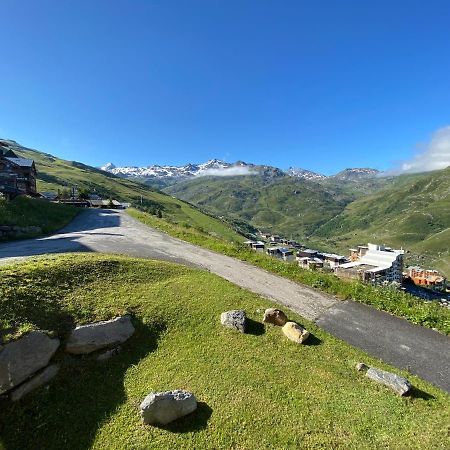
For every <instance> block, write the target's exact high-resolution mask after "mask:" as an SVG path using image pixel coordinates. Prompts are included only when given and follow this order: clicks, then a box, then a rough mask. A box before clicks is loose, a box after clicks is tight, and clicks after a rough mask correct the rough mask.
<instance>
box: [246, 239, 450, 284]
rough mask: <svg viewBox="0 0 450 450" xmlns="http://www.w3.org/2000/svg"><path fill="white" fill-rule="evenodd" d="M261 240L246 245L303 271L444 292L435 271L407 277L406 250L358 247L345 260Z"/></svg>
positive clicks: (284, 241)
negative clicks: (406, 281) (409, 284)
mask: <svg viewBox="0 0 450 450" xmlns="http://www.w3.org/2000/svg"><path fill="white" fill-rule="evenodd" d="M260 238H261V240H258V241H256V240H255V241H253V240H249V241H247V242H245V245H247V246H248V247H249V248H251V249H253V250H254V251H257V252H261V253H263V252H265V253H267V254H268V255H269V256H272V257H275V258H279V259H282V260H284V261H290V262H294V261H296V262H297V264H298V265H299V267H301V268H303V269H308V270H318V269H319V270H320V269H327V270H328V271H333V272H334V273H335V274H336V275H337V276H338V277H340V278H343V279H348V280H358V281H362V282H364V283H374V284H381V283H393V282H395V283H398V284H400V285H401V284H402V282H403V280H404V279H405V278H410V279H411V281H412V282H413V283H414V284H416V285H418V286H423V287H429V288H432V289H435V290H445V286H446V279H445V278H444V277H443V276H442V275H440V274H439V273H438V272H437V271H435V270H424V269H420V268H418V267H411V268H408V271H407V272H406V273H405V272H404V254H405V251H404V250H403V249H400V250H396V249H393V248H391V247H387V246H385V245H378V244H367V245H358V246H357V247H356V248H351V249H350V254H349V256H342V255H337V254H334V253H325V252H320V251H319V250H314V249H310V248H307V247H306V246H304V245H302V244H300V243H298V242H296V241H293V240H289V239H284V238H282V237H280V236H278V235H273V234H269V233H260Z"/></svg>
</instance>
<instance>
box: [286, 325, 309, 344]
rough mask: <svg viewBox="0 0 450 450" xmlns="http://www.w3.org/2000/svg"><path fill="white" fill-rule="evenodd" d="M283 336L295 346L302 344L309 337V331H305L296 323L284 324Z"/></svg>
mask: <svg viewBox="0 0 450 450" xmlns="http://www.w3.org/2000/svg"><path fill="white" fill-rule="evenodd" d="M282 330H283V333H284V335H285V336H286V337H287V338H288V339H290V340H291V341H294V342H296V343H297V344H303V342H305V341H306V339H308V337H309V331H308V330H305V329H304V328H303V327H301V326H300V325H299V324H298V323H295V322H286V324H285V325H284V327H283V328H282Z"/></svg>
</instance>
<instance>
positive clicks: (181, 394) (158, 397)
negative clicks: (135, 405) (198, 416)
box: [140, 390, 197, 425]
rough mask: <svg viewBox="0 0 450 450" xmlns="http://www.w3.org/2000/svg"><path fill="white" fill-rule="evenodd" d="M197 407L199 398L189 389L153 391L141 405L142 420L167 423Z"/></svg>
mask: <svg viewBox="0 0 450 450" xmlns="http://www.w3.org/2000/svg"><path fill="white" fill-rule="evenodd" d="M196 409H197V399H196V398H195V396H194V394H192V393H191V392H188V391H183V390H175V391H167V392H152V393H150V394H149V395H147V397H145V399H144V400H143V402H142V403H141V405H140V410H141V416H142V420H143V422H144V423H145V424H149V425H167V424H168V423H170V422H173V421H174V420H176V419H178V418H180V417H183V416H186V415H188V414H190V413H192V412H194V411H195V410H196Z"/></svg>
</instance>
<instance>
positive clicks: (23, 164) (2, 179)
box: [0, 144, 37, 198]
mask: <svg viewBox="0 0 450 450" xmlns="http://www.w3.org/2000/svg"><path fill="white" fill-rule="evenodd" d="M0 193H2V194H3V195H4V196H6V197H7V198H14V197H16V196H17V195H21V194H22V195H23V194H25V195H33V196H34V195H36V194H37V192H36V167H35V165H34V161H33V160H32V159H26V158H20V157H19V156H17V155H16V154H15V153H14V152H13V151H12V150H10V149H9V148H8V147H7V146H6V145H2V144H0Z"/></svg>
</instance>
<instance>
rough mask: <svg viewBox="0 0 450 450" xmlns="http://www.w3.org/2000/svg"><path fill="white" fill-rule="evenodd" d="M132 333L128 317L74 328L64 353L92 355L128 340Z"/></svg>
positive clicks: (131, 325)
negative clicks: (96, 351)
mask: <svg viewBox="0 0 450 450" xmlns="http://www.w3.org/2000/svg"><path fill="white" fill-rule="evenodd" d="M133 333H134V326H133V324H132V323H131V319H130V317H129V316H123V317H116V318H115V319H112V320H107V321H104V322H96V323H91V324H88V325H82V326H80V327H76V328H75V330H73V331H72V333H71V334H70V337H69V340H68V341H67V345H66V352H68V353H73V354H86V353H92V352H94V351H95V350H100V349H102V348H106V347H113V346H116V345H117V344H122V343H123V342H125V341H126V340H128V339H129V338H130V337H131V335H132V334H133Z"/></svg>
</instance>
